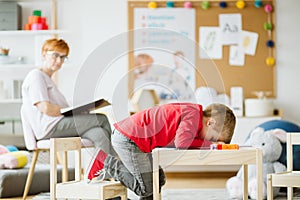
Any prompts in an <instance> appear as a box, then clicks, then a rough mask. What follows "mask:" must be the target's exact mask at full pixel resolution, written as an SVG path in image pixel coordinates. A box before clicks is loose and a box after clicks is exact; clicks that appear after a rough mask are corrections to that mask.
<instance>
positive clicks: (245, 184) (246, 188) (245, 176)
mask: <svg viewBox="0 0 300 200" xmlns="http://www.w3.org/2000/svg"><path fill="white" fill-rule="evenodd" d="M243 171H244V187H243V189H244V193H243V194H244V196H243V199H244V200H245V199H248V165H243Z"/></svg>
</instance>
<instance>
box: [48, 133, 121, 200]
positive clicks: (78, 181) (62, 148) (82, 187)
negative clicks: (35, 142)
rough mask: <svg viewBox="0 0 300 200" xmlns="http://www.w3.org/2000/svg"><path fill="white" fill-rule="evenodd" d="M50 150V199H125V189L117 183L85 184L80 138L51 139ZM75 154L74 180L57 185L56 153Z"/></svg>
mask: <svg viewBox="0 0 300 200" xmlns="http://www.w3.org/2000/svg"><path fill="white" fill-rule="evenodd" d="M50 141H51V148H50V166H51V169H50V199H51V200H55V199H57V198H62V199H68V198H71V199H99V200H104V199H108V198H114V197H118V196H120V197H121V199H122V200H125V199H127V189H126V187H124V186H123V185H122V184H121V183H120V182H119V181H103V182H101V183H97V184H92V183H90V184H89V183H86V182H85V181H84V180H83V176H82V173H81V172H82V171H81V169H82V168H81V145H80V138H79V137H78V138H76V137H74V138H51V139H50ZM67 151H74V152H75V180H74V181H67V182H63V183H57V153H58V152H67Z"/></svg>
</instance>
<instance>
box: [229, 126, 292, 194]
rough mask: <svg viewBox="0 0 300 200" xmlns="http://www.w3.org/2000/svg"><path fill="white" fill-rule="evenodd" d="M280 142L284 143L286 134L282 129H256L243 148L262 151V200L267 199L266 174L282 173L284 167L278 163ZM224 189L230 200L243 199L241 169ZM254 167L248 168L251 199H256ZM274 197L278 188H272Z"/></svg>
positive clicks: (280, 149) (280, 148)
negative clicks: (255, 148)
mask: <svg viewBox="0 0 300 200" xmlns="http://www.w3.org/2000/svg"><path fill="white" fill-rule="evenodd" d="M280 142H286V132H285V131H284V130H282V129H273V130H268V131H265V130H264V129H263V128H256V129H254V130H253V131H252V132H251V133H250V137H249V139H248V140H247V141H246V142H245V144H244V145H245V146H248V145H249V146H253V147H258V148H261V149H262V154H263V198H264V199H266V198H267V174H269V173H275V172H283V171H285V170H286V167H285V165H283V164H281V163H280V162H278V161H277V160H278V158H279V156H280V154H281V151H282V146H281V143H280ZM226 189H227V192H228V194H229V197H230V198H233V199H243V168H242V167H241V168H240V170H239V171H238V173H237V175H236V176H234V177H231V178H230V179H228V180H227V182H226ZM256 191H257V182H256V166H255V165H249V166H248V194H249V196H250V198H251V199H257V198H256ZM273 191H274V196H276V195H277V194H278V192H279V188H274V190H273Z"/></svg>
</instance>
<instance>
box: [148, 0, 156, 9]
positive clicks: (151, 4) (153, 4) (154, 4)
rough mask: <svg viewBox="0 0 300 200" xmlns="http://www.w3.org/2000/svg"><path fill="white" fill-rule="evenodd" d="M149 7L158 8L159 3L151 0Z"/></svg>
mask: <svg viewBox="0 0 300 200" xmlns="http://www.w3.org/2000/svg"><path fill="white" fill-rule="evenodd" d="M148 8H151V9H155V8H157V3H156V2H155V1H150V2H149V3H148Z"/></svg>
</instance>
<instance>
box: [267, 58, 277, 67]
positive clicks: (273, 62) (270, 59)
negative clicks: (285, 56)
mask: <svg viewBox="0 0 300 200" xmlns="http://www.w3.org/2000/svg"><path fill="white" fill-rule="evenodd" d="M266 64H267V65H268V66H273V65H274V64H275V59H274V58H273V57H268V58H267V59H266Z"/></svg>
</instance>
